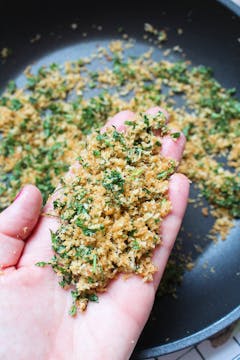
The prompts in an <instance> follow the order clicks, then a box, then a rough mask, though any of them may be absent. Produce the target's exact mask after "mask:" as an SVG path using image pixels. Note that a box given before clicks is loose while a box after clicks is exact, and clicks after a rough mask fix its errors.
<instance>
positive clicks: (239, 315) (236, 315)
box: [133, 305, 240, 360]
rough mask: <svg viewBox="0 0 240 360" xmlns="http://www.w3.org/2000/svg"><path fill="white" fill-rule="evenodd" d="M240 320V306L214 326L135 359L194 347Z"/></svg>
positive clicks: (146, 351)
mask: <svg viewBox="0 0 240 360" xmlns="http://www.w3.org/2000/svg"><path fill="white" fill-rule="evenodd" d="M239 319H240V305H239V306H238V307H236V308H235V309H234V310H233V311H231V312H230V313H228V314H227V315H225V316H224V317H222V318H221V319H219V320H218V321H217V322H214V323H213V324H211V325H209V326H208V327H206V328H204V329H202V330H200V331H198V332H197V333H195V334H192V335H189V336H186V337H185V338H183V339H180V340H176V341H174V342H171V343H170V344H166V345H160V346H155V347H152V348H148V349H146V350H141V351H139V352H138V353H136V355H135V354H134V356H133V358H134V359H136V360H138V359H139V360H140V359H141V360H143V359H150V358H154V357H158V356H161V355H166V354H170V353H174V352H176V351H179V350H183V349H185V348H187V347H191V346H194V345H196V344H199V343H200V342H201V341H203V340H206V339H207V338H209V337H210V336H213V335H215V334H217V333H218V332H219V331H221V330H223V329H224V328H226V327H228V326H229V325H231V324H232V323H234V322H235V321H237V320H239Z"/></svg>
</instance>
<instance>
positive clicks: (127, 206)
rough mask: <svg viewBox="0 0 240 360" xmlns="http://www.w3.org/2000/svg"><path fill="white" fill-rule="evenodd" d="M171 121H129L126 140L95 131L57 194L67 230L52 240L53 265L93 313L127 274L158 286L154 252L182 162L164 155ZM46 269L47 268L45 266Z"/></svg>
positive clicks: (145, 118) (81, 306)
mask: <svg viewBox="0 0 240 360" xmlns="http://www.w3.org/2000/svg"><path fill="white" fill-rule="evenodd" d="M165 120H166V119H165V117H164V115H163V114H162V113H161V112H159V113H158V114H157V115H154V116H153V115H146V114H142V115H140V116H138V117H137V118H136V119H135V120H131V121H127V122H126V123H125V124H126V125H127V126H128V130H127V132H126V133H124V134H123V133H121V132H118V131H117V130H116V129H115V127H110V128H108V129H107V130H106V132H105V133H101V132H100V131H94V132H93V133H92V134H91V135H89V136H88V137H87V138H86V140H85V141H84V143H83V144H82V146H81V148H80V150H79V154H80V156H78V158H77V160H78V161H79V164H80V166H79V165H78V166H76V165H75V166H73V167H72V168H71V171H70V172H69V173H68V174H67V175H66V176H65V177H64V178H63V179H62V181H61V185H60V188H59V190H57V191H56V192H55V193H54V202H53V204H54V209H55V215H57V216H58V217H59V219H60V228H59V229H58V231H57V232H56V233H52V246H53V250H54V252H55V255H54V257H53V259H52V260H51V261H50V262H49V264H50V265H51V266H52V267H53V269H54V270H55V271H56V273H57V274H58V275H59V276H61V281H60V285H61V286H62V287H69V286H71V287H74V290H73V291H72V294H73V299H74V304H73V307H72V309H71V311H70V312H71V314H72V315H75V313H76V309H79V310H80V311H83V310H85V309H86V306H87V302H88V300H93V301H97V295H96V292H103V291H105V290H106V288H107V285H108V283H109V281H110V280H111V279H113V278H115V277H116V276H117V274H119V273H124V274H137V275H140V276H141V277H142V278H143V280H144V281H151V280H152V279H153V274H154V272H155V271H156V267H155V266H154V265H153V263H152V254H153V250H154V249H155V247H156V246H157V245H159V244H160V242H161V240H160V239H161V237H160V234H159V231H160V225H161V222H162V219H163V218H164V217H165V216H166V215H167V214H168V213H169V212H170V210H171V203H170V200H169V198H168V186H169V177H170V176H171V174H172V173H173V172H174V170H175V167H176V163H175V162H174V161H173V160H171V159H167V158H164V157H163V156H161V155H160V149H161V142H160V138H159V136H156V135H154V130H157V131H158V133H159V134H160V136H163V135H166V134H167V133H168V128H167V127H166V125H165ZM40 265H41V266H42V265H44V264H43V263H40Z"/></svg>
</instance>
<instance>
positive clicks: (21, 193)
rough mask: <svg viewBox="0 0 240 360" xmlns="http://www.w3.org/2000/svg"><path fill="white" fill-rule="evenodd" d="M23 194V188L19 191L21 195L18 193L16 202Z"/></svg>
mask: <svg viewBox="0 0 240 360" xmlns="http://www.w3.org/2000/svg"><path fill="white" fill-rule="evenodd" d="M22 192H23V188H22V189H21V190H20V191H19V193H17V195H16V197H15V199H14V201H16V200H17V199H18V198H19V197H20V196H21V194H22Z"/></svg>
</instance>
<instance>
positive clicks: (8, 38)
mask: <svg viewBox="0 0 240 360" xmlns="http://www.w3.org/2000/svg"><path fill="white" fill-rule="evenodd" d="M221 2H222V3H225V4H226V5H227V6H229V5H230V1H221ZM21 3H22V2H21ZM22 6H23V5H22V4H21V5H17V4H14V2H12V3H11V4H10V6H9V8H8V3H7V2H6V1H5V2H3V1H1V5H0V49H1V48H2V47H5V46H7V47H9V48H11V49H12V50H13V55H12V56H11V57H10V58H9V59H8V60H7V62H6V63H5V64H1V65H0V88H1V90H3V89H4V86H5V85H6V83H7V82H8V81H9V80H10V79H17V81H18V84H19V85H20V84H21V81H22V77H21V76H20V74H21V72H22V71H23V70H24V68H25V67H26V66H27V65H28V64H30V63H33V62H34V63H35V65H36V66H39V65H40V64H48V63H49V62H52V61H55V62H63V61H65V60H67V59H74V58H78V57H81V56H82V55H84V56H86V55H88V54H89V53H90V52H91V51H92V49H93V47H94V46H95V45H96V43H98V44H101V43H103V42H104V40H110V39H112V38H116V37H118V36H119V34H118V33H117V28H118V26H122V27H124V29H125V30H126V32H127V33H128V34H130V36H132V37H135V38H136V39H137V40H138V42H137V51H142V50H145V49H146V48H147V46H148V45H147V44H145V45H144V43H143V40H142V33H143V31H142V30H143V23H144V22H150V23H151V24H153V25H156V26H157V27H158V28H164V27H166V28H169V42H168V46H173V45H177V44H178V45H180V46H181V47H182V48H183V49H184V51H185V52H186V54H187V57H188V58H189V59H190V60H191V61H192V63H193V64H194V65H198V64H203V65H207V66H210V67H212V68H213V69H214V73H215V76H216V78H217V79H218V80H219V81H220V82H221V83H222V84H223V85H224V86H225V87H236V88H237V89H238V95H239V94H240V83H239V81H240V42H239V40H237V39H239V38H240V19H239V15H240V10H239V9H238V7H237V6H235V5H230V7H231V9H232V11H235V14H234V12H232V11H230V10H229V9H227V8H226V7H225V6H223V5H222V4H220V3H219V2H216V1H203V0H200V1H196V0H194V1H178V0H176V1H173V0H168V1H167V2H166V1H158V2H157V3H154V2H150V1H149V2H148V1H145V2H144V4H141V3H140V2H139V3H138V4H133V3H131V5H130V4H127V3H124V2H123V1H121V2H119V3H118V2H114V3H113V4H112V5H111V6H109V5H108V6H107V5H105V4H104V3H102V2H101V3H100V2H99V3H97V4H94V3H92V2H91V3H90V4H89V5H88V4H84V5H83V4H81V3H80V1H79V2H78V4H72V3H71V2H69V1H68V2H65V3H64V5H59V4H58V5H56V4H54V3H52V2H49V4H47V6H45V5H44V4H43V3H42V2H39V3H37V2H34V5H32V7H30V8H29V7H28V9H27V7H26V8H25V9H21V7H22ZM130 6H131V8H130ZM16 7H17V8H16ZM26 9H27V10H26ZM73 22H77V23H78V24H79V27H78V29H77V31H72V30H71V28H70V24H71V23H73ZM93 23H95V24H100V25H102V26H103V30H102V32H96V31H94V30H91V26H90V25H91V24H93ZM177 28H183V29H184V35H183V36H181V37H180V36H177V34H176V29H177ZM84 31H86V32H87V33H88V37H87V38H83V37H82V32H84ZM38 33H39V34H41V40H40V41H38V42H36V43H35V44H34V45H32V44H30V41H29V39H30V38H32V37H33V36H35V35H36V34H38ZM158 56H159V58H160V57H161V53H160V52H159V53H158ZM176 57H177V55H176ZM196 193H197V192H196V190H194V188H193V187H192V194H191V195H192V196H196ZM212 222H213V220H212V219H211V218H203V216H201V211H200V209H195V208H193V207H191V206H189V207H188V209H187V213H186V216H185V218H184V228H185V231H184V232H183V233H180V236H181V237H182V238H183V239H184V242H183V244H184V245H183V253H186V254H187V253H188V252H189V251H192V253H193V258H194V260H195V261H197V265H196V267H195V268H194V269H193V270H192V271H191V272H186V273H185V275H184V279H183V283H182V285H181V286H180V287H178V290H177V294H178V299H177V300H174V299H173V298H172V297H171V296H164V297H162V298H156V301H155V304H154V309H153V312H152V316H151V317H150V320H149V321H148V323H147V325H146V327H145V329H144V331H143V333H142V335H141V337H140V339H139V342H138V344H137V346H136V350H135V352H134V354H133V358H135V359H144V358H149V357H154V356H158V355H160V354H166V353H169V352H172V351H176V350H179V349H182V348H184V347H186V346H189V345H192V344H194V343H197V342H199V341H201V340H203V339H204V338H207V337H209V336H210V335H212V334H214V333H216V332H218V331H219V330H221V329H223V328H224V327H226V326H227V325H229V324H231V323H232V322H233V321H234V320H236V319H238V318H239V316H240V306H239V305H240V276H239V274H240V260H239V259H240V242H239V241H240V239H239V223H238V225H236V226H235V228H234V229H233V230H232V232H231V233H230V235H229V237H228V239H227V241H224V242H222V241H220V242H219V243H218V244H217V246H215V245H214V244H213V243H211V242H206V234H207V232H208V230H209V229H210V227H211V224H212ZM189 232H191V233H192V236H191V238H190V237H188V235H187V234H188V233H189ZM197 235H201V240H198V239H197ZM194 242H195V243H200V245H201V246H202V247H203V248H204V252H203V254H201V255H199V254H198V253H196V252H194V248H193V243H194ZM205 262H208V267H207V269H204V268H203V264H204V263H205ZM212 266H213V267H214V268H215V273H211V271H210V267H212ZM136 304H137V299H136Z"/></svg>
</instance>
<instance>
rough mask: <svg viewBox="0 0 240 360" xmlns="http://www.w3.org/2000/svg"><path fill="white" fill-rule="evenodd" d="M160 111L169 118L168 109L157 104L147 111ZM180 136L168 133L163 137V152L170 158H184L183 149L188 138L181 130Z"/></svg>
mask: <svg viewBox="0 0 240 360" xmlns="http://www.w3.org/2000/svg"><path fill="white" fill-rule="evenodd" d="M158 112H162V113H163V114H164V115H165V116H166V118H167V120H168V119H169V115H168V113H167V111H166V110H164V109H162V108H160V107H158V106H156V107H153V108H151V109H149V110H148V111H147V114H151V115H155V114H157V113H158ZM176 132H178V131H177V130H174V129H172V130H171V133H176ZM179 133H180V136H179V137H178V138H177V139H174V138H173V137H172V136H171V135H166V136H164V137H162V139H161V143H162V149H161V154H162V155H163V156H164V157H166V158H170V159H174V160H176V161H180V160H181V158H182V154H183V150H184V147H185V143H186V138H185V136H184V134H183V133H182V132H180V131H179Z"/></svg>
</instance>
